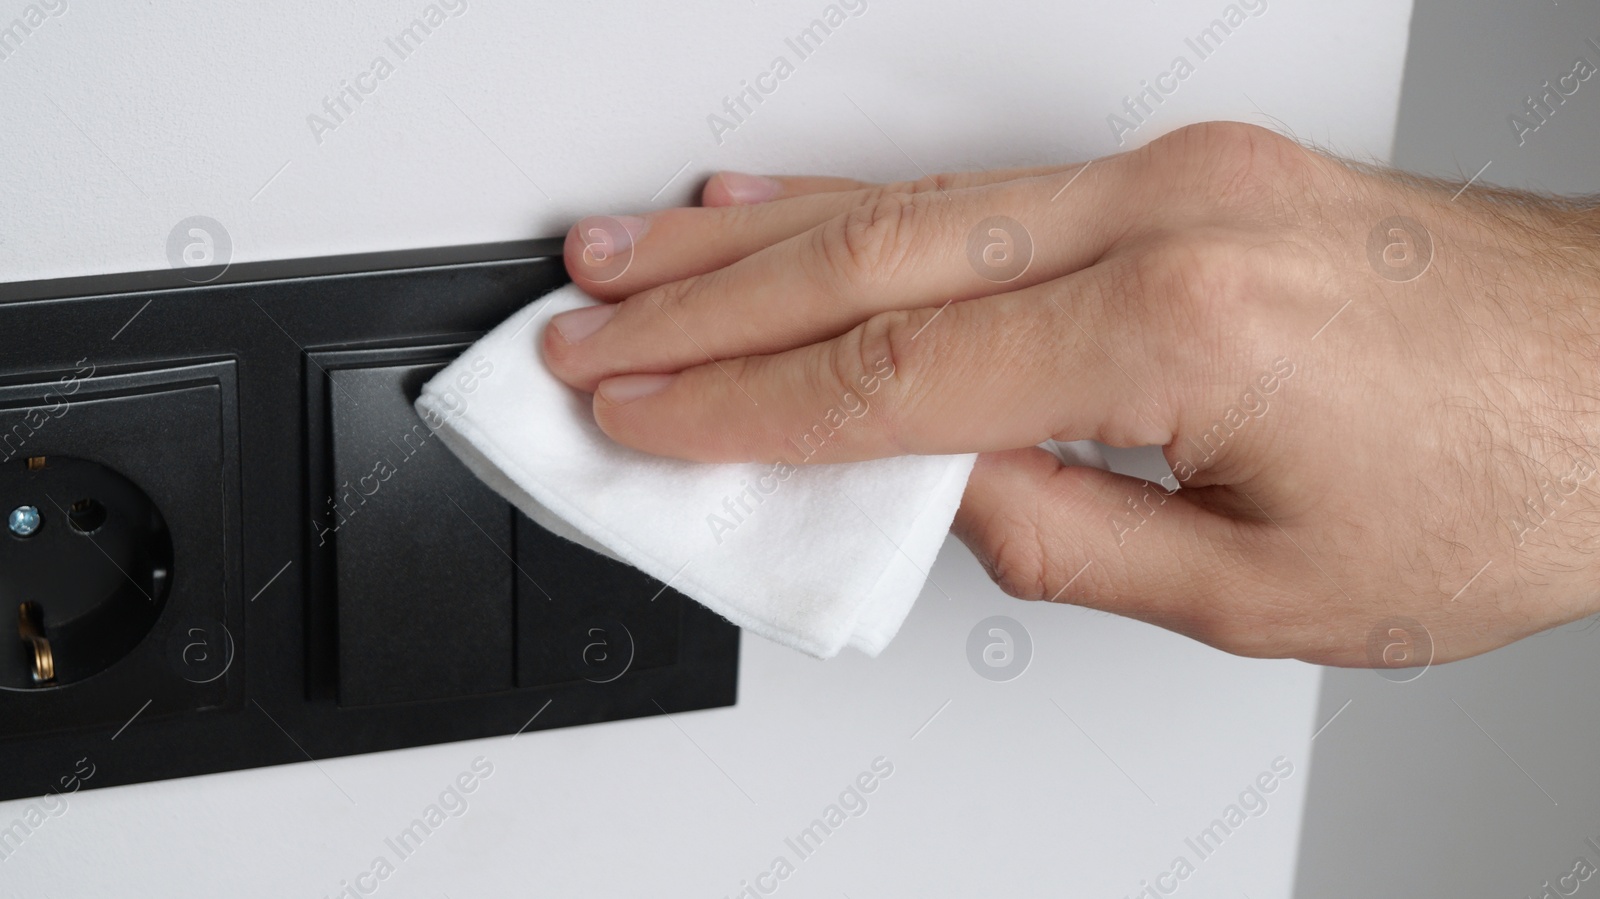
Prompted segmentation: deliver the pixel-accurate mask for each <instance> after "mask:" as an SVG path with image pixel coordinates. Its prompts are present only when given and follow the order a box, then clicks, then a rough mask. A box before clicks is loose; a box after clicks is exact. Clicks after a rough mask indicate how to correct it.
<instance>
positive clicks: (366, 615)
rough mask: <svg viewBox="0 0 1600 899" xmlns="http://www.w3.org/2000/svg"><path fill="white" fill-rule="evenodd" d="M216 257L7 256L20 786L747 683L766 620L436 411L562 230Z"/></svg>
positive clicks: (676, 701)
mask: <svg viewBox="0 0 1600 899" xmlns="http://www.w3.org/2000/svg"><path fill="white" fill-rule="evenodd" d="M196 274H197V273H196V272H193V271H190V272H179V271H157V272H142V273H136V274H129V275H117V276H103V277H91V278H72V279H63V280H57V281H38V282H27V283H13V284H0V505H3V506H4V508H0V758H4V760H5V764H3V765H0V799H9V798H15V797H22V796H36V795H40V794H43V793H45V792H47V791H49V790H51V789H59V788H60V786H59V785H60V784H63V783H67V782H69V781H70V780H71V775H73V774H74V773H75V772H78V771H79V770H80V768H81V767H82V766H83V765H84V764H85V763H87V764H92V765H93V766H94V767H93V770H94V772H95V774H94V776H93V777H92V778H90V779H83V780H81V786H87V787H91V788H92V787H101V786H113V785H116V784H125V783H133V782H138V781H145V780H156V779H161V778H169V777H182V776H187V775H193V774H205V773H214V772H219V771H227V770H232V769H238V768H248V767H256V766H261V765H275V764H284V763H291V762H304V761H306V760H307V759H308V757H309V758H311V759H320V758H324V757H328V756H337V755H350V754H354V753H362V752H373V751H378V750H385V749H395V748H400V747H405V746H415V745H420V744H425V743H435V742H445V741H451V740H463V739H472V738H479V737H487V736H493V735H497V734H513V733H518V732H529V731H536V730H541V729H546V728H552V727H563V726H571V725H577V724H588V723H594V722H599V721H609V720H615V719H619V718H629V717H636V716H642V715H655V714H660V713H661V712H663V711H665V712H679V711H685V710H692V709H703V708H711V707H715V706H722V705H730V704H732V703H733V702H734V698H735V692H736V686H737V678H738V647H739V631H738V629H737V628H735V627H734V626H732V625H731V624H729V623H728V622H727V621H725V620H723V619H721V618H720V617H718V616H716V615H715V614H713V613H711V612H709V611H707V610H706V609H705V608H703V607H701V606H700V605H698V604H696V603H694V602H691V601H689V600H688V599H687V598H685V597H684V596H682V595H681V594H679V593H677V592H676V591H674V590H672V589H671V588H670V587H666V586H664V585H662V584H661V583H659V582H657V581H654V580H652V579H651V578H649V577H647V576H645V575H643V574H641V573H639V572H638V571H635V570H634V569H632V568H629V567H628V566H626V565H621V564H619V563H617V562H615V561H613V560H611V559H608V558H605V557H603V556H600V555H597V554H595V553H592V552H590V551H588V550H586V549H583V548H581V547H579V546H577V545H575V544H573V543H570V542H568V541H566V540H563V539H561V538H559V537H555V536H554V535H552V534H550V533H548V532H546V531H544V530H543V529H542V528H540V527H538V526H537V525H536V524H534V523H533V522H532V521H530V520H529V519H527V518H526V517H524V516H522V515H521V514H520V513H518V512H516V511H515V510H514V509H513V508H512V507H511V506H509V505H508V504H507V503H505V502H504V501H503V500H501V499H499V498H498V497H497V496H495V495H494V493H493V492H492V491H490V490H488V489H487V488H485V487H484V486H482V485H481V484H480V483H479V482H478V481H477V480H476V479H474V478H472V477H471V476H470V474H468V472H467V471H466V469H465V468H464V467H463V466H462V465H461V464H460V463H459V462H458V461H457V460H456V459H455V458H454V456H453V455H451V454H450V453H449V452H448V450H446V449H445V448H444V446H443V445H442V444H441V443H440V442H439V440H438V438H437V436H436V435H434V434H432V433H431V432H430V431H429V430H428V428H427V426H426V425H425V424H424V423H423V422H422V421H421V420H420V419H419V418H418V417H417V415H416V414H415V412H414V411H413V410H412V407H411V402H412V400H414V399H415V397H416V395H417V393H418V391H419V390H420V388H421V386H422V384H423V382H424V381H426V380H427V378H428V377H429V376H431V375H432V374H433V373H434V372H436V371H437V370H439V368H441V367H442V366H443V365H444V364H446V363H447V362H448V361H449V360H450V359H452V358H453V357H454V356H455V355H456V354H458V353H459V352H460V351H461V350H462V349H464V348H465V347H467V346H468V345H470V344H471V342H472V341H473V340H475V339H476V338H477V337H478V336H480V335H481V334H483V333H484V332H485V331H487V330H488V329H489V328H491V327H493V326H494V325H496V324H498V323H499V322H500V321H502V320H504V319H505V318H506V317H507V316H509V315H511V314H512V313H513V312H515V311H516V310H517V309H519V308H521V307H522V306H523V305H525V304H526V303H528V302H530V301H532V300H533V299H535V298H536V297H538V296H540V295H542V294H543V293H545V292H547V291H549V290H552V289H554V288H555V287H558V286H560V285H561V284H563V283H565V281H566V277H565V272H564V270H563V267H562V264H561V259H560V241H559V240H552V241H528V242H522V243H511V244H494V245H484V246H475V247H453V248H443V249H429V250H415V251H405V252H395V253H382V254H367V255H362V256H347V257H332V258H326V259H308V260H290V261H284V262H273V263H250V264H242V265H235V266H232V267H229V268H226V269H224V270H222V271H220V272H219V271H217V270H215V269H210V270H206V271H204V272H200V273H198V274H199V275H200V276H201V277H210V278H211V279H212V280H210V281H207V282H206V283H193V281H194V279H195V277H196ZM186 275H187V276H188V277H187V278H186V277H185V276H186ZM357 798H359V797H357Z"/></svg>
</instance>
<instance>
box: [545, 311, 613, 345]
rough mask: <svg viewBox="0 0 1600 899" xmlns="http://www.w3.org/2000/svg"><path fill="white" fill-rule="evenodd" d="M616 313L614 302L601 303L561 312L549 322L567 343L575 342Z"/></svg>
mask: <svg viewBox="0 0 1600 899" xmlns="http://www.w3.org/2000/svg"><path fill="white" fill-rule="evenodd" d="M616 314H617V304H616V303H601V304H600V305H598V306H589V307H587V308H584V309H574V310H572V311H571V312H563V313H561V314H560V315H558V316H556V317H555V318H552V319H550V324H552V325H554V326H555V329H556V333H558V334H560V335H561V336H562V338H563V339H565V340H566V341H567V343H577V342H578V341H580V340H583V339H584V338H585V337H588V336H589V335H590V334H593V333H594V332H596V331H598V330H600V326H601V325H604V324H605V323H606V322H608V321H611V317H612V316H614V315H616Z"/></svg>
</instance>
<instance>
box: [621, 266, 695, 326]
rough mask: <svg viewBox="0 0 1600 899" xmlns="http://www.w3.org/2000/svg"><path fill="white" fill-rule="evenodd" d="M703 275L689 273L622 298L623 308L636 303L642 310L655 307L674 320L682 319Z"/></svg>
mask: <svg viewBox="0 0 1600 899" xmlns="http://www.w3.org/2000/svg"><path fill="white" fill-rule="evenodd" d="M704 278H705V276H704V275H690V276H689V277H687V278H684V279H683V280H681V281H668V282H667V283H665V284H661V285H658V286H656V287H652V288H650V289H649V290H647V291H645V292H644V293H642V294H639V295H638V296H636V297H633V298H630V299H627V300H623V307H624V309H626V308H627V306H628V305H629V304H636V305H637V306H639V307H641V309H642V310H650V309H656V310H659V311H660V312H662V313H664V314H666V315H667V316H669V317H671V318H672V319H673V320H675V321H682V320H683V314H684V313H685V312H686V311H687V310H688V306H689V298H690V297H691V296H693V295H694V294H695V292H696V291H697V290H699V288H700V285H701V283H702V281H703V279H704Z"/></svg>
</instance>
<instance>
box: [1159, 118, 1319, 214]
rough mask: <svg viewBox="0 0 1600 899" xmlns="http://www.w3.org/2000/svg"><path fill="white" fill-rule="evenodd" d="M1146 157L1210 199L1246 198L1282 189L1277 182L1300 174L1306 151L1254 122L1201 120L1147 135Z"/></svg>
mask: <svg viewBox="0 0 1600 899" xmlns="http://www.w3.org/2000/svg"><path fill="white" fill-rule="evenodd" d="M1144 151H1145V157H1144V158H1145V161H1146V162H1147V163H1148V164H1149V165H1150V166H1151V167H1152V168H1153V169H1155V170H1156V171H1158V172H1162V173H1169V174H1171V175H1172V176H1173V177H1175V178H1176V179H1177V185H1178V186H1179V187H1181V188H1186V189H1188V190H1189V191H1190V192H1191V195H1194V196H1196V197H1197V198H1203V199H1204V200H1205V201H1206V202H1208V203H1211V204H1240V203H1243V204H1250V203H1253V202H1256V201H1260V200H1264V199H1270V198H1271V197H1272V196H1274V195H1275V194H1276V193H1278V192H1281V182H1282V181H1283V180H1284V179H1286V178H1291V177H1296V176H1298V175H1301V174H1303V170H1304V169H1305V168H1306V167H1308V166H1310V165H1312V156H1311V154H1310V153H1309V152H1308V151H1307V150H1306V149H1305V148H1304V147H1302V146H1300V145H1299V144H1298V143H1296V142H1295V141H1293V140H1291V139H1289V138H1287V137H1284V136H1283V135H1281V134H1278V133H1277V132H1275V131H1272V130H1270V129H1267V128H1263V127H1261V126H1259V125H1249V124H1246V123H1244V122H1201V123H1198V124H1194V125H1187V126H1185V127H1183V128H1179V129H1178V130H1176V131H1173V132H1171V133H1170V134H1166V135H1163V136H1161V137H1159V138H1157V139H1156V140H1154V141H1151V142H1150V143H1149V144H1148V145H1146V146H1145V148H1144Z"/></svg>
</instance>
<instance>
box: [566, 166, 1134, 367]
mask: <svg viewBox="0 0 1600 899" xmlns="http://www.w3.org/2000/svg"><path fill="white" fill-rule="evenodd" d="M1107 168H1111V167H1110V166H1107ZM1059 179H1060V176H1050V177H1045V178H1030V179H1024V180H1021V181H1011V182H1006V183H1004V184H999V185H991V186H989V187H986V188H970V189H965V190H958V191H954V192H951V193H949V194H945V195H932V194H926V193H924V194H916V195H905V194H888V195H885V196H883V197H882V198H881V199H879V200H877V201H875V202H874V203H872V204H871V205H868V206H863V207H858V208H856V209H854V210H852V211H850V212H849V213H847V214H845V215H842V216H839V217H836V218H833V219H830V220H829V221H827V222H825V223H824V224H822V225H820V226H818V227H816V228H814V229H812V230H811V231H808V232H806V233H805V234H802V235H797V236H795V237H792V238H790V239H788V240H786V241H784V242H782V243H779V244H777V245H774V246H771V247H768V248H766V249H764V250H761V251H759V252H756V253H755V254H753V255H750V256H747V257H745V258H743V259H740V260H739V261H737V262H735V263H733V264H732V265H729V266H727V267H724V268H720V269H717V270H715V271H712V272H709V273H706V274H704V275H699V276H695V277H692V278H689V279H686V280H683V281H677V282H671V283H668V284H664V285H662V286H660V287H657V288H652V289H650V290H646V291H644V292H642V293H640V294H637V295H635V296H632V297H630V298H628V299H627V300H625V301H623V302H622V303H621V304H620V305H618V306H615V307H610V308H597V309H585V310H578V311H574V312H569V313H564V314H563V315H560V316H557V317H555V318H554V319H553V323H554V325H555V328H554V329H547V330H546V332H545V338H544V349H545V355H546V359H547V360H548V361H549V363H550V366H551V368H552V370H553V371H554V372H555V373H556V374H557V375H558V376H560V377H561V378H562V379H563V380H565V381H566V382H567V383H569V384H571V385H573V386H575V387H578V388H580V389H582V390H587V391H592V390H594V388H595V386H596V385H597V384H598V383H599V382H600V381H601V380H604V379H605V378H608V377H614V376H616V375H619V374H624V373H629V372H671V371H677V370H680V369H683V368H685V367H687V366H690V365H695V364H699V363H702V362H705V361H706V360H707V359H708V358H709V359H727V358H733V357H738V356H753V355H764V354H771V353H776V352H780V351H782V350H785V349H788V348H790V347H795V346H800V345H803V344H807V343H813V342H817V341H822V340H827V339H830V338H832V337H835V336H837V335H839V334H842V333H844V332H845V331H848V330H849V329H850V328H852V327H854V326H856V325H857V324H859V323H861V322H862V321H865V320H866V319H867V318H869V317H871V316H872V315H874V314H876V313H879V312H884V311H891V310H898V309H913V308H918V307H923V306H938V305H941V304H944V303H947V302H951V301H961V300H968V299H973V298H975V297H980V296H986V295H989V294H991V293H994V292H995V291H996V290H997V289H1012V290H1014V289H1016V288H1018V287H1027V286H1030V285H1034V284H1039V283H1043V282H1046V281H1048V280H1050V279H1052V278H1055V277H1058V276H1060V275H1063V274H1066V273H1069V272H1073V271H1076V270H1078V269H1080V268H1082V267H1084V266H1087V265H1089V264H1091V263H1092V262H1094V261H1095V260H1096V259H1098V258H1099V257H1100V256H1102V255H1103V254H1104V253H1105V252H1106V251H1107V250H1108V249H1109V247H1110V246H1111V244H1112V243H1113V242H1114V241H1115V240H1116V239H1117V238H1118V237H1119V236H1120V235H1121V234H1122V233H1124V232H1125V231H1126V230H1127V226H1126V225H1125V224H1124V221H1125V220H1126V218H1127V216H1129V215H1131V214H1132V212H1131V210H1132V209H1133V206H1134V204H1133V203H1132V202H1129V201H1127V200H1126V199H1124V200H1121V201H1120V202H1118V201H1116V197H1117V194H1116V192H1115V191H1116V182H1117V181H1118V173H1117V172H1116V171H1114V170H1113V171H1110V172H1107V173H1106V174H1105V176H1103V177H1100V176H1096V175H1095V174H1090V175H1089V176H1086V177H1084V178H1081V179H1080V182H1081V184H1080V186H1077V187H1074V188H1073V191H1072V199H1070V200H1068V199H1065V198H1063V199H1062V200H1060V201H1056V200H1054V199H1053V198H1054V195H1055V194H1056V193H1057V192H1058V187H1059V185H1057V184H1055V182H1056V181H1057V180H1059ZM785 202H798V200H790V201H785ZM997 212H1004V213H1005V215H1004V216H1000V217H996V213H997ZM1035 235H1038V238H1036V237H1035ZM1036 247H1037V248H1036Z"/></svg>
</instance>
